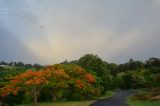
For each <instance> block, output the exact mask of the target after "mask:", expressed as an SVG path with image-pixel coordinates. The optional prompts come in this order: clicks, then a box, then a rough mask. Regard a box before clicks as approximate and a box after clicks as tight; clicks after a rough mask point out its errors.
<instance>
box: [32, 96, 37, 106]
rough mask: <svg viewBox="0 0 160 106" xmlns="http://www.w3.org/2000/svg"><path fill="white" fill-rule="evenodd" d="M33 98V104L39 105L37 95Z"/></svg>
mask: <svg viewBox="0 0 160 106" xmlns="http://www.w3.org/2000/svg"><path fill="white" fill-rule="evenodd" d="M33 100H34V101H33V106H38V104H37V97H34V98H33Z"/></svg>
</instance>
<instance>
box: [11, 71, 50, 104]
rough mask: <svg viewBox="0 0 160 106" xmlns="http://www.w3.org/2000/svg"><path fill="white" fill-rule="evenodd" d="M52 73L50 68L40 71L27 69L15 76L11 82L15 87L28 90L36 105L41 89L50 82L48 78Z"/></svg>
mask: <svg viewBox="0 0 160 106" xmlns="http://www.w3.org/2000/svg"><path fill="white" fill-rule="evenodd" d="M50 75H51V73H50V72H49V71H48V70H40V71H32V70H29V71H26V72H24V73H22V74H20V75H17V76H15V77H14V78H13V79H12V80H11V83H12V85H13V86H14V87H18V90H21V91H26V92H28V93H29V94H31V96H32V98H33V100H34V105H37V99H38V96H39V94H40V91H41V89H42V88H43V87H44V85H45V84H47V83H48V80H47V79H48V78H49V77H50Z"/></svg>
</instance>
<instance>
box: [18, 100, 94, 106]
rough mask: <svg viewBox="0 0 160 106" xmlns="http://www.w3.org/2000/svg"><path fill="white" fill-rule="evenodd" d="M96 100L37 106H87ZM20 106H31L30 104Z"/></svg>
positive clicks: (39, 105) (40, 104)
mask: <svg viewBox="0 0 160 106" xmlns="http://www.w3.org/2000/svg"><path fill="white" fill-rule="evenodd" d="M95 101H96V100H91V101H74V102H55V103H39V104H38V106H88V105H89V104H92V103H93V102H95ZM20 106H33V105H32V104H28V105H20Z"/></svg>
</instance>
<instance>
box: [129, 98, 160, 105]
mask: <svg viewBox="0 0 160 106" xmlns="http://www.w3.org/2000/svg"><path fill="white" fill-rule="evenodd" d="M128 104H129V106H160V101H154V102H151V101H139V100H131V99H128Z"/></svg>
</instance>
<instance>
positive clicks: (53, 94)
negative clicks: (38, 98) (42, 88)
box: [52, 89, 57, 102]
mask: <svg viewBox="0 0 160 106" xmlns="http://www.w3.org/2000/svg"><path fill="white" fill-rule="evenodd" d="M56 100H57V97H56V91H55V89H52V102H55V101H56Z"/></svg>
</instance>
